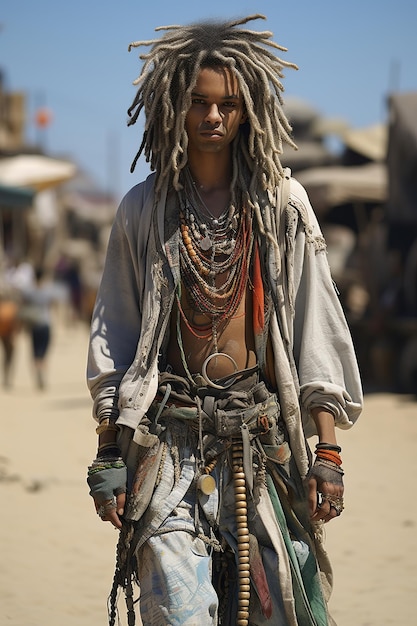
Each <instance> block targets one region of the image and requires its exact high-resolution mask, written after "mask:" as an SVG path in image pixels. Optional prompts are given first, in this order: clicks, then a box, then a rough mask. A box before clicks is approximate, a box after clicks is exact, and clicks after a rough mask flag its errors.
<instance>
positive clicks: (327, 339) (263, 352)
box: [88, 15, 362, 626]
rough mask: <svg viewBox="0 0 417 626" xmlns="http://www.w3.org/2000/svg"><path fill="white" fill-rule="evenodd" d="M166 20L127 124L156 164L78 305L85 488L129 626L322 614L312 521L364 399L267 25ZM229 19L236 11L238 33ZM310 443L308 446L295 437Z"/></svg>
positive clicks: (287, 619) (337, 502) (336, 489)
mask: <svg viewBox="0 0 417 626" xmlns="http://www.w3.org/2000/svg"><path fill="white" fill-rule="evenodd" d="M262 17H263V16H261V15H254V16H250V17H247V18H245V19H241V20H236V21H230V22H225V23H223V22H203V23H197V24H192V25H190V26H186V27H180V26H169V27H165V28H164V29H163V30H165V31H166V32H165V33H164V34H163V36H161V37H160V38H157V39H153V40H150V41H139V42H136V43H134V44H132V46H133V47H140V46H148V47H150V51H149V53H148V54H144V55H143V56H142V57H141V59H142V60H143V61H144V63H143V68H142V71H141V74H140V76H139V78H138V79H137V81H136V83H137V84H138V86H139V87H138V91H137V95H136V98H135V100H134V102H133V104H132V106H131V108H130V109H129V114H130V116H131V120H130V124H134V123H135V122H136V121H137V119H138V117H139V115H140V113H141V111H142V110H143V111H144V113H145V116H146V124H145V130H144V135H143V140H142V144H141V147H140V149H139V152H138V155H137V156H136V158H135V161H134V163H133V166H132V171H133V169H134V166H135V163H136V161H137V159H138V158H139V156H140V154H142V153H143V154H144V155H145V156H146V159H147V160H148V162H150V165H151V169H152V170H153V173H152V174H151V175H150V176H149V177H148V178H147V179H146V180H145V181H144V182H143V183H141V184H139V185H136V186H135V187H133V189H131V190H130V191H129V192H128V193H127V195H126V196H125V198H124V199H123V200H122V202H121V205H120V207H119V211H118V213H117V216H116V218H115V222H114V225H113V229H112V233H111V237H110V241H109V246H108V252H107V258H106V263H105V268H104V272H103V277H102V282H101V286H100V289H99V292H98V295H97V302H96V306H95V310H94V313H93V318H92V329H91V339H90V350H89V360H88V382H89V388H90V390H91V394H92V397H93V400H94V408H93V413H94V417H95V418H96V420H97V422H98V427H97V433H98V435H99V447H98V453H97V458H96V459H95V460H94V461H93V463H92V465H91V466H90V467H89V472H88V483H89V486H90V493H91V495H92V497H93V498H94V501H95V506H96V510H97V512H98V514H99V515H100V517H101V518H102V519H103V520H105V521H110V522H111V523H112V524H113V525H114V526H115V527H116V528H119V529H121V532H120V537H119V543H118V554H117V564H116V573H115V578H114V584H113V588H112V591H111V594H110V601H109V606H110V609H109V620H110V622H109V623H110V624H114V623H115V620H116V618H117V593H118V589H119V587H121V588H123V589H124V590H125V596H126V602H127V610H128V623H129V625H132V624H134V623H135V604H136V597H135V595H136V592H135V593H134V586H133V583H134V582H137V583H138V585H139V594H140V597H139V605H140V615H141V619H142V623H143V624H144V625H145V626H162V625H163V624H170V625H174V624H175V625H181V626H196V625H199V626H208V625H214V624H219V625H220V624H221V625H223V626H226V625H227V626H230V625H231V624H237V625H239V626H244V625H249V624H251V625H252V626H260V625H261V624H262V625H265V624H271V626H272V625H273V626H281V625H282V626H296V625H299V626H330V625H331V624H334V622H333V620H332V619H331V617H330V616H329V614H328V610H327V600H328V597H329V593H330V589H331V569H330V566H329V563H328V561H327V557H326V554H325V552H324V549H323V546H322V542H321V536H322V526H323V523H324V522H328V521H330V520H332V519H333V518H334V517H336V516H338V515H340V513H341V512H342V510H343V480H342V476H343V471H342V469H341V457H340V452H341V449H340V447H339V446H338V445H337V441H336V436H335V431H336V428H335V427H336V426H338V427H340V428H345V429H346V428H349V427H350V426H352V424H353V423H354V422H355V420H356V419H357V417H358V415H359V414H360V412H361V407H362V392H361V384H360V379H359V375H358V369H357V364H356V359H355V355H354V351H353V347H352V342H351V337H350V334H349V332H348V328H347V325H346V322H345V318H344V316H343V312H342V310H341V306H340V304H339V300H338V298H337V294H336V292H335V289H334V287H333V283H332V280H331V276H330V271H329V267H328V264H327V260H326V253H325V242H324V240H323V237H322V235H321V232H320V229H319V226H318V223H317V220H316V218H315V216H314V213H313V211H312V208H311V206H310V204H309V201H308V198H307V195H306V193H305V191H304V189H303V188H302V187H301V186H300V185H299V184H298V183H297V182H296V181H295V180H293V179H291V177H290V173H289V171H288V170H285V169H283V168H282V166H281V163H280V155H281V154H282V148H283V143H287V144H289V145H292V146H293V147H295V146H294V144H293V142H292V139H291V136H290V133H291V128H290V125H289V123H288V121H287V119H286V117H285V114H284V112H283V109H282V96H281V92H282V91H283V87H282V84H281V78H282V72H283V70H284V68H285V67H295V66H294V65H292V64H290V63H287V62H285V61H282V60H281V59H279V58H277V56H276V55H275V52H274V51H275V50H282V51H283V50H285V49H284V48H281V47H280V46H278V45H277V44H276V43H274V42H273V41H272V40H271V37H272V33H270V32H268V31H266V32H255V31H253V30H250V29H247V28H246V27H245V26H244V25H245V24H247V22H249V21H251V20H253V19H256V18H262ZM239 27H240V28H239ZM312 436H316V437H317V438H318V440H317V444H316V447H315V454H314V456H313V455H312V454H311V452H310V448H309V445H308V443H307V439H308V438H309V437H312Z"/></svg>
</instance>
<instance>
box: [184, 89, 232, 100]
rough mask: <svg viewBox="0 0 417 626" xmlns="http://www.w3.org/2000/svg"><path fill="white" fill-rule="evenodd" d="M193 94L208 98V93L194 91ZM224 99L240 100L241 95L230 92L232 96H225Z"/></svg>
mask: <svg viewBox="0 0 417 626" xmlns="http://www.w3.org/2000/svg"><path fill="white" fill-rule="evenodd" d="M191 95H192V96H197V97H198V98H208V96H207V94H204V93H199V92H198V91H192V92H191ZM222 100H239V96H238V95H237V94H234V93H233V94H230V96H223V98H222Z"/></svg>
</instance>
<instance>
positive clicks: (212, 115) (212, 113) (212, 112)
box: [205, 103, 222, 124]
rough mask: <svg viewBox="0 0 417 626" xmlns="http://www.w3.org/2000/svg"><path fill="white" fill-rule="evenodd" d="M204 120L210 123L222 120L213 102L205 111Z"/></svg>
mask: <svg viewBox="0 0 417 626" xmlns="http://www.w3.org/2000/svg"><path fill="white" fill-rule="evenodd" d="M205 121H206V122H208V123H210V124H218V123H219V122H221V121H222V116H221V115H220V111H219V107H218V106H217V104H215V103H213V104H212V105H211V106H210V107H209V110H208V111H207V115H206V117H205Z"/></svg>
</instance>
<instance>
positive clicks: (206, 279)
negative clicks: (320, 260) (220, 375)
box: [179, 175, 253, 352]
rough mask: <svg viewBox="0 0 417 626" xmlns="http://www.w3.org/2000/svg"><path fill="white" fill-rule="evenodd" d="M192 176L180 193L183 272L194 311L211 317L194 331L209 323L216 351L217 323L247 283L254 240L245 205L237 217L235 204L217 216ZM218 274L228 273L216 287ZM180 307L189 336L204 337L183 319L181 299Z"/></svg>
mask: <svg viewBox="0 0 417 626" xmlns="http://www.w3.org/2000/svg"><path fill="white" fill-rule="evenodd" d="M190 180H191V179H190V176H189V175H187V176H186V177H185V184H184V190H183V192H182V193H181V194H180V227H181V239H180V266H181V275H182V279H183V282H184V285H185V287H186V289H187V293H188V296H189V299H190V303H191V305H192V307H193V309H194V310H196V311H198V312H199V313H201V314H203V315H206V316H207V317H208V318H210V320H211V323H210V324H209V325H207V326H204V327H200V326H199V327H198V331H199V332H200V331H201V332H203V333H205V332H207V331H208V330H209V329H210V327H211V331H212V332H211V336H212V342H213V350H214V352H217V332H218V328H219V325H220V324H221V323H222V322H225V321H227V320H229V319H230V318H231V317H233V315H234V314H235V313H236V311H237V308H238V306H239V304H240V302H241V299H242V296H243V293H244V291H245V289H246V286H247V281H248V274H249V259H250V255H251V250H252V241H253V237H252V229H251V219H250V217H249V216H248V215H247V212H246V210H245V209H243V210H242V211H241V212H240V214H239V215H238V214H237V213H236V212H235V210H234V208H233V207H228V208H227V209H225V210H224V211H223V212H222V214H221V215H220V216H219V217H218V218H215V217H214V216H213V215H212V214H210V211H209V209H208V207H207V206H206V205H205V203H204V202H203V200H202V198H201V196H200V194H199V193H198V190H197V189H196V186H195V185H194V183H192V181H191V182H190ZM219 274H224V275H226V279H225V281H224V282H223V283H222V285H220V286H217V285H216V276H218V275H219ZM179 310H180V314H181V317H182V319H183V321H184V323H185V324H186V326H187V328H189V330H191V332H193V334H195V335H196V336H199V337H200V338H206V337H207V338H208V336H207V335H197V334H196V332H195V330H196V328H197V327H193V325H192V324H191V322H190V320H188V319H187V318H186V316H185V314H184V311H183V309H182V307H181V304H180V303H179Z"/></svg>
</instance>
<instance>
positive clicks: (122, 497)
mask: <svg viewBox="0 0 417 626" xmlns="http://www.w3.org/2000/svg"><path fill="white" fill-rule="evenodd" d="M125 504H126V494H125V493H121V494H119V495H118V496H117V497H116V511H117V513H118V515H123V513H124V510H125Z"/></svg>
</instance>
